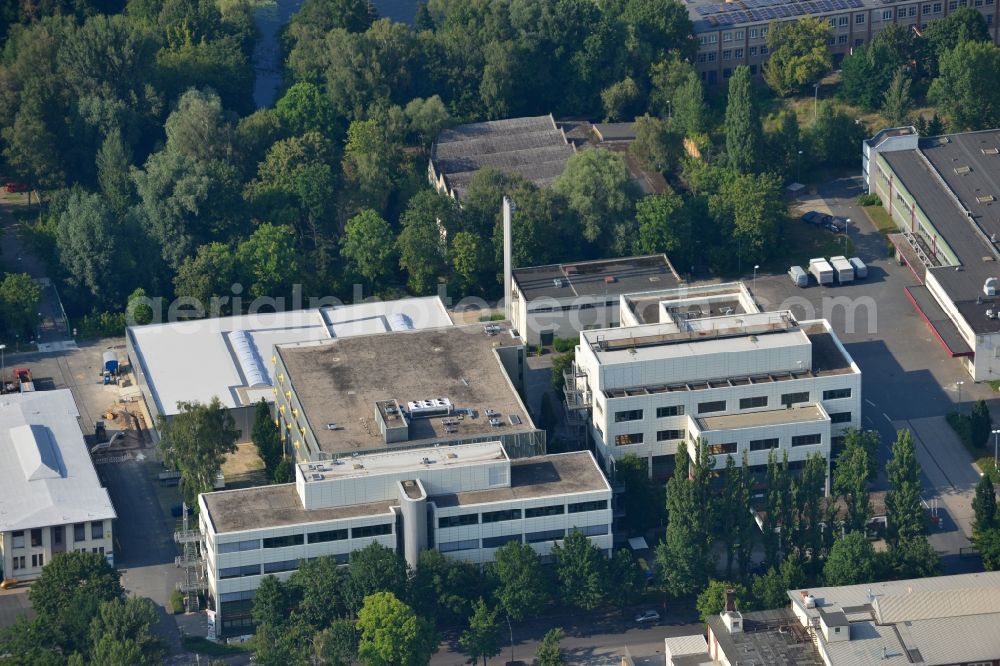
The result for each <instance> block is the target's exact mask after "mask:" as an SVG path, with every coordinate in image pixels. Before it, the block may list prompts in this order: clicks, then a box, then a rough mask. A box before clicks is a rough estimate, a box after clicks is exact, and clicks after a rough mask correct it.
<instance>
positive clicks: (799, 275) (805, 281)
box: [788, 266, 809, 287]
mask: <svg viewBox="0 0 1000 666" xmlns="http://www.w3.org/2000/svg"><path fill="white" fill-rule="evenodd" d="M788 277H790V278H791V279H792V284H794V285H795V286H796V287H808V286H809V274H808V273H806V272H805V271H804V270H802V267H801V266H792V267H791V268H789V269H788Z"/></svg>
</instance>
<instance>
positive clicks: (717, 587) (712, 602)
mask: <svg viewBox="0 0 1000 666" xmlns="http://www.w3.org/2000/svg"><path fill="white" fill-rule="evenodd" d="M729 590H732V591H733V593H734V594H735V597H736V599H735V600H736V609H737V610H739V609H741V608H742V609H743V610H746V609H747V606H748V605H749V604H747V603H746V602H747V600H748V597H749V595H748V594H747V591H746V588H744V587H743V586H742V585H738V584H736V583H730V582H728V581H725V580H714V579H713V580H710V581H708V587H706V588H705V589H704V590H702V591H701V594H699V595H698V600H697V602H696V603H695V607H696V608H697V609H698V615H699V616H700V617H701V620H702V622H704V621H705V620H707V619H708V618H709V617H711V616H713V615H718V614H719V613H721V612H722V611H723V610H725V608H726V594H727V592H728V591H729Z"/></svg>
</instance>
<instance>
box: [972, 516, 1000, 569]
mask: <svg viewBox="0 0 1000 666" xmlns="http://www.w3.org/2000/svg"><path fill="white" fill-rule="evenodd" d="M973 543H974V544H975V545H976V550H978V551H979V556H980V557H981V558H982V559H983V568H984V569H986V570H987V571H996V570H998V569H1000V527H994V528H992V529H988V530H983V531H982V532H980V533H979V534H977V535H976V538H975V540H974V541H973Z"/></svg>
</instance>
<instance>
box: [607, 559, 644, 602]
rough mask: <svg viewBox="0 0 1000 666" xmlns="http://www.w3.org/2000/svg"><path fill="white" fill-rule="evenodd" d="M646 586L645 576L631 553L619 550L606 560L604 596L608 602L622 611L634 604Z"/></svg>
mask: <svg viewBox="0 0 1000 666" xmlns="http://www.w3.org/2000/svg"><path fill="white" fill-rule="evenodd" d="M645 586H646V575H645V574H644V573H643V571H642V569H640V568H639V563H638V562H637V561H636V559H635V558H634V557H633V556H632V551H630V550H628V549H627V548H619V549H618V550H616V551H615V552H614V554H613V555H612V556H611V559H609V560H608V579H607V583H606V585H605V587H606V590H605V594H606V596H607V598H608V600H609V601H611V602H612V603H614V605H615V606H617V607H618V608H619V609H621V610H622V611H624V610H625V609H626V608H627V607H628V606H631V605H632V604H634V603H636V600H637V599H638V598H639V595H641V594H642V591H643V589H644V588H645Z"/></svg>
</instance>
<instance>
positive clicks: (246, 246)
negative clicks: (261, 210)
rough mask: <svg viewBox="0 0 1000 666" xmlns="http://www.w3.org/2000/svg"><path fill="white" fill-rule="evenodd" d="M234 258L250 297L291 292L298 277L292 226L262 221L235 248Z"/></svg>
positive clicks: (271, 295) (296, 254)
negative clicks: (243, 275) (245, 279)
mask: <svg viewBox="0 0 1000 666" xmlns="http://www.w3.org/2000/svg"><path fill="white" fill-rule="evenodd" d="M236 260H237V262H238V264H239V266H240V268H241V270H242V271H244V273H245V275H246V278H247V281H248V282H249V285H248V287H247V293H248V295H250V296H251V297H253V298H260V297H263V296H269V297H278V296H283V295H285V294H288V293H290V291H291V286H292V284H293V283H294V282H295V281H296V279H297V278H298V276H299V261H298V252H297V250H296V247H295V239H294V237H293V232H292V229H291V227H287V226H279V225H274V224H270V223H267V222H265V223H264V224H261V225H259V226H258V227H257V228H256V229H255V230H254V232H253V233H252V234H251V235H250V237H249V238H247V239H246V240H245V241H243V242H242V243H240V245H239V247H238V248H237V249H236Z"/></svg>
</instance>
